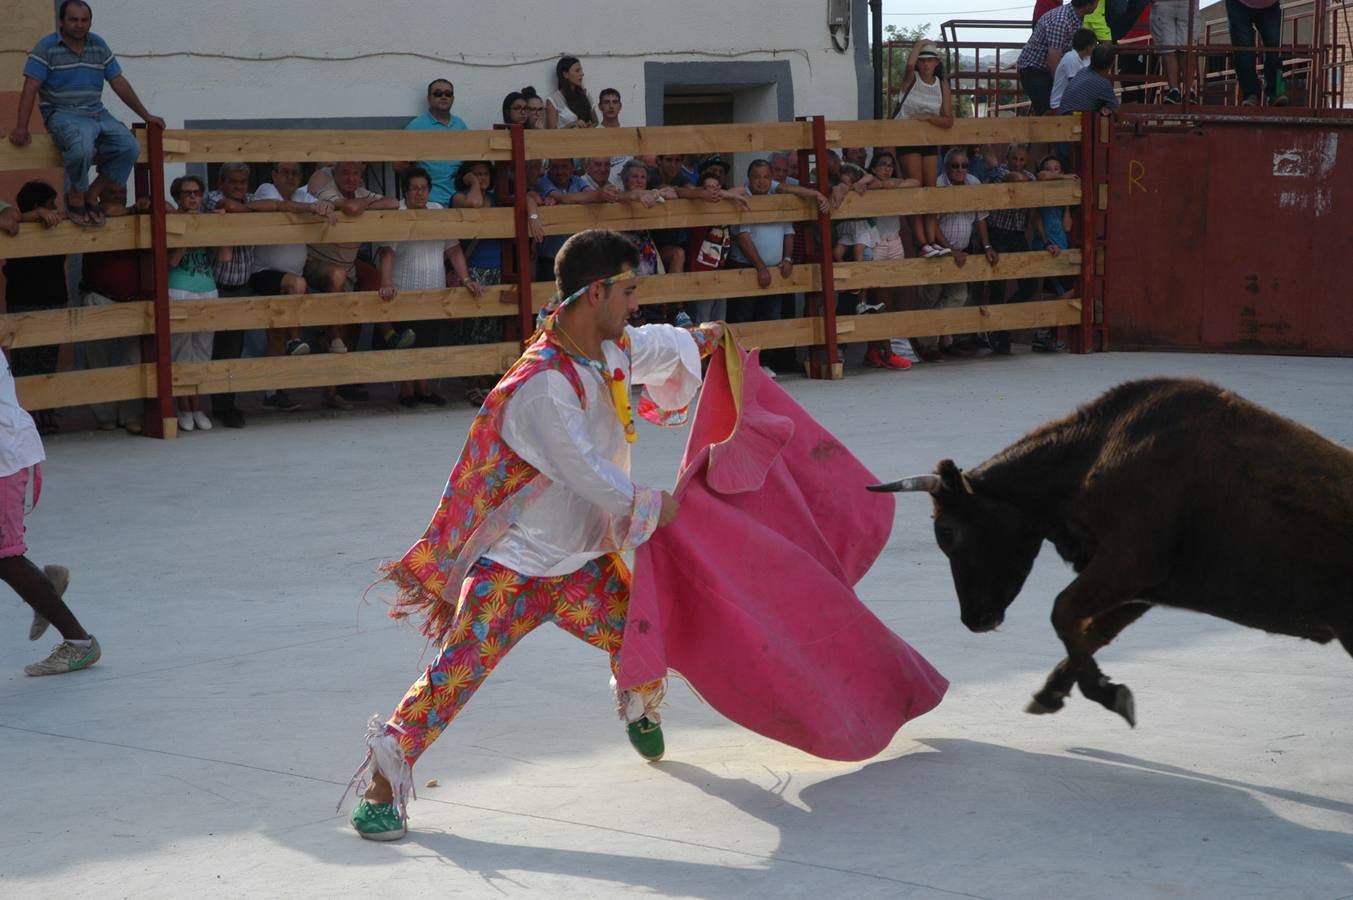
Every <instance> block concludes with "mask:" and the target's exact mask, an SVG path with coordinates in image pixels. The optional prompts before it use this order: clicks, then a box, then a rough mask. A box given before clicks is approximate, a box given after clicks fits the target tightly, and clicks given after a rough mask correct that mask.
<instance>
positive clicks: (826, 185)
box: [808, 116, 842, 379]
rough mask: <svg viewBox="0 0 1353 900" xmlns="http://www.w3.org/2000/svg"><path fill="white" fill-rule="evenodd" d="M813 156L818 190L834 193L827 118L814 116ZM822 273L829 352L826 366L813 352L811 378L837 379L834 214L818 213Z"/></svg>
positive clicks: (824, 334)
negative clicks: (833, 257) (828, 157)
mask: <svg viewBox="0 0 1353 900" xmlns="http://www.w3.org/2000/svg"><path fill="white" fill-rule="evenodd" d="M813 154H814V156H815V157H816V158H817V189H818V190H819V191H820V192H821V193H822V194H823V195H824V196H826V195H830V194H831V180H830V177H829V176H828V173H827V119H826V117H825V116H813ZM817 257H818V272H819V273H821V278H822V339H823V344H824V347H825V349H826V351H827V360H826V366H825V367H824V366H822V365H821V360H820V359H818V358H817V357H816V355H815V354H814V353H813V352H812V351H809V354H808V369H809V371H808V374H809V377H810V378H826V379H837V378H840V377H841V376H842V371H841V363H840V356H839V355H838V353H837V346H836V281H835V279H834V276H833V272H832V217H831V213H830V212H825V213H824V212H821V211H819V212H818V214H817Z"/></svg>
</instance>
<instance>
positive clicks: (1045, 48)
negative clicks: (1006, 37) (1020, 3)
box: [1015, 0, 1099, 116]
mask: <svg viewBox="0 0 1353 900" xmlns="http://www.w3.org/2000/svg"><path fill="white" fill-rule="evenodd" d="M1098 3H1099V0H1071V2H1070V3H1068V4H1066V5H1065V6H1059V7H1057V8H1056V9H1054V10H1053V11H1052V12H1050V13H1048V14H1046V15H1045V16H1043V18H1041V19H1039V20H1038V24H1037V25H1035V26H1034V33H1033V34H1032V35H1030V37H1029V41H1028V43H1026V44H1025V45H1024V50H1023V52H1021V53H1020V55H1019V59H1018V61H1016V63H1015V66H1016V68H1018V69H1019V83H1020V84H1021V85H1023V86H1024V93H1026V94H1027V95H1028V96H1029V112H1030V113H1031V114H1032V115H1035V116H1042V115H1047V112H1048V110H1049V109H1050V108H1051V99H1052V79H1053V73H1055V72H1056V71H1057V66H1058V64H1059V63H1060V62H1061V61H1062V55H1063V54H1064V53H1066V52H1067V51H1069V50H1070V49H1071V40H1072V38H1074V37H1075V35H1076V32H1077V31H1078V30H1080V28H1081V25H1082V19H1083V18H1084V17H1085V16H1087V15H1089V13H1090V12H1091V11H1092V10H1094V8H1095V7H1096V6H1097V5H1098Z"/></svg>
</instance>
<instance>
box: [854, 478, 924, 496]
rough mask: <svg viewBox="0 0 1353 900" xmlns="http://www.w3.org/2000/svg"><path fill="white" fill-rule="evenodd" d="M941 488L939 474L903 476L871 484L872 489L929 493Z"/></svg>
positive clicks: (870, 488)
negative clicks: (884, 482)
mask: <svg viewBox="0 0 1353 900" xmlns="http://www.w3.org/2000/svg"><path fill="white" fill-rule="evenodd" d="M939 489H940V476H938V475H912V476H911V477H910V478H903V479H902V480H901V481H890V482H888V483H887V484H871V485H869V490H871V491H889V492H896V491H925V492H926V493H927V494H934V493H937V492H938V491H939Z"/></svg>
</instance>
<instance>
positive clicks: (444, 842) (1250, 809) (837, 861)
mask: <svg viewBox="0 0 1353 900" xmlns="http://www.w3.org/2000/svg"><path fill="white" fill-rule="evenodd" d="M1087 756H1088V754H1086V753H1083V754H1082V755H1080V756H1062V755H1051V754H1040V753H1030V752H1025V751H1021V750H1017V749H1013V748H1009V747H1002V746H997V745H992V744H984V743H979V742H976V741H968V740H957V739H934V740H926V741H925V742H924V745H923V749H922V750H920V751H917V752H914V753H911V754H908V755H905V756H902V757H897V758H894V759H890V760H886V761H883V762H878V763H874V764H871V765H867V766H865V767H864V768H862V769H859V770H857V771H855V772H852V773H850V774H848V775H842V776H839V777H836V778H831V779H828V780H826V781H821V782H818V783H816V784H813V785H810V786H809V787H807V788H805V789H804V790H802V791H801V792H799V793H798V795H797V797H794V796H793V788H794V783H793V775H792V774H787V775H781V774H780V773H768V774H769V775H774V776H776V779H775V780H777V784H776V786H775V787H774V788H771V789H767V788H765V787H763V786H761V785H759V784H756V783H753V782H751V781H749V780H746V779H743V778H726V777H723V776H721V775H718V774H715V773H713V772H710V771H708V770H706V769H702V768H699V767H696V766H692V765H689V764H685V763H681V762H665V763H662V764H661V765H660V766H659V767H658V768H659V771H661V772H663V773H664V774H667V775H670V776H672V777H674V778H677V779H680V780H681V781H683V782H686V783H687V784H690V785H692V786H694V787H697V788H699V789H700V790H701V791H703V792H705V793H706V794H708V795H710V796H711V797H713V798H715V799H717V800H719V801H722V802H723V803H727V804H729V805H731V806H733V807H735V808H736V809H738V810H740V811H741V812H743V813H744V814H746V815H750V816H752V817H754V818H756V819H758V820H761V821H763V822H765V823H767V824H769V825H771V826H773V827H775V828H776V829H777V830H778V832H779V836H780V843H779V846H778V847H777V849H776V850H775V851H774V852H773V853H772V854H770V855H769V856H768V857H764V858H763V859H762V860H760V861H758V860H757V859H756V857H755V856H752V857H748V858H745V859H743V860H742V861H741V863H740V864H739V865H736V866H734V865H729V866H720V865H714V864H708V863H690V862H679V861H674V860H664V859H655V858H651V857H635V856H626V855H620V854H611V853H606V852H604V850H601V849H599V850H598V851H596V852H579V851H574V850H560V849H554V848H544V847H530V846H514V845H506V844H490V843H485V842H481V841H474V840H468V839H465V838H461V837H458V836H456V835H454V834H445V833H435V832H426V831H415V832H411V833H410V835H409V838H408V840H409V841H411V842H413V843H415V844H418V845H421V846H422V847H424V848H426V849H427V850H428V851H431V852H432V853H434V854H436V855H437V856H438V857H440V858H442V859H444V860H445V861H447V862H450V863H453V864H454V865H456V866H458V867H460V868H462V869H464V870H466V871H469V872H474V873H477V874H479V875H480V876H481V877H482V878H483V879H484V880H485V883H486V885H489V884H492V883H493V882H495V881H497V880H499V879H506V880H507V881H509V882H510V881H511V877H510V876H509V875H506V874H504V873H509V872H512V871H514V870H515V871H533V872H540V873H552V874H557V875H562V876H565V877H577V878H588V879H606V880H610V881H612V882H614V883H617V884H621V885H627V886H631V887H639V888H641V889H644V888H646V889H649V890H653V891H659V892H666V891H672V892H677V893H681V894H696V895H700V896H730V895H745V894H746V893H748V892H749V891H751V892H752V893H775V894H777V895H788V896H809V895H821V894H823V892H828V893H829V894H836V895H843V894H847V893H849V894H851V895H854V896H945V895H955V894H956V895H963V896H979V897H1040V898H1042V897H1067V896H1097V897H1115V896H1139V895H1142V894H1147V893H1153V894H1164V895H1169V896H1190V897H1227V898H1230V897H1236V896H1242V895H1244V896H1284V897H1306V896H1310V897H1336V896H1343V895H1344V894H1347V892H1348V888H1349V885H1350V883H1353V837H1350V834H1349V832H1353V804H1349V803H1346V802H1342V801H1338V800H1333V799H1329V798H1324V797H1319V796H1312V795H1307V794H1302V793H1299V792H1294V791H1273V790H1270V789H1268V788H1265V787H1263V786H1261V785H1251V784H1246V783H1243V782H1237V781H1231V780H1225V779H1211V778H1208V777H1207V776H1206V775H1200V773H1198V772H1195V771H1189V772H1185V771H1182V770H1178V769H1174V768H1172V767H1169V766H1160V765H1156V764H1154V763H1151V762H1149V761H1141V760H1135V759H1132V758H1130V757H1124V756H1114V755H1108V756H1106V757H1105V760H1106V761H1097V760H1094V759H1090V758H1087ZM766 780H768V781H769V780H772V779H771V778H769V777H768V778H767V779H766ZM1273 799H1281V800H1282V801H1284V802H1285V803H1288V804H1296V805H1297V806H1296V807H1295V808H1292V811H1293V814H1294V815H1296V816H1299V817H1302V818H1307V819H1309V818H1310V817H1311V816H1318V817H1320V818H1321V820H1322V822H1329V823H1330V824H1331V825H1333V826H1334V827H1336V828H1339V829H1342V830H1337V831H1336V830H1325V829H1323V828H1320V827H1309V826H1305V825H1302V824H1298V823H1297V822H1294V821H1291V820H1289V819H1287V818H1284V817H1283V816H1282V815H1280V814H1278V813H1277V812H1275V811H1273V810H1272V809H1270V807H1269V801H1270V800H1273ZM719 815H720V811H719V809H718V808H717V807H711V808H710V809H709V810H708V811H706V812H705V813H704V814H703V817H708V818H709V819H715V818H717V817H718V816H719ZM663 816H664V813H663V812H662V810H659V809H655V810H654V817H655V822H654V828H653V830H652V832H651V833H652V834H653V835H655V837H656V836H659V835H662V834H663V833H664V829H663V827H662V825H661V820H662V818H663ZM593 824H596V825H603V826H604V824H605V823H593ZM718 833H719V834H721V835H722V834H726V829H720V831H719V832H718ZM598 834H599V839H598V845H599V848H604V846H605V832H604V831H601V832H599V833H598ZM659 840H661V839H660V838H659ZM716 844H717V841H716V840H711V842H710V844H707V845H705V846H707V847H712V846H714V845H716ZM655 846H659V844H656V843H655ZM734 852H736V850H734ZM756 885H760V888H757V887H755V886H756ZM772 886H773V887H772Z"/></svg>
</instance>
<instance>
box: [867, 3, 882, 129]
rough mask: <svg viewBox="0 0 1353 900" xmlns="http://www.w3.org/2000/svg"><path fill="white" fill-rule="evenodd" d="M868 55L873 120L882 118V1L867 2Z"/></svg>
mask: <svg viewBox="0 0 1353 900" xmlns="http://www.w3.org/2000/svg"><path fill="white" fill-rule="evenodd" d="M869 20H870V21H869V35H870V36H869V43H870V47H869V53H870V56H871V57H872V60H871V61H872V63H873V66H874V118H875V119H882V118H883V0H869Z"/></svg>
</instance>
